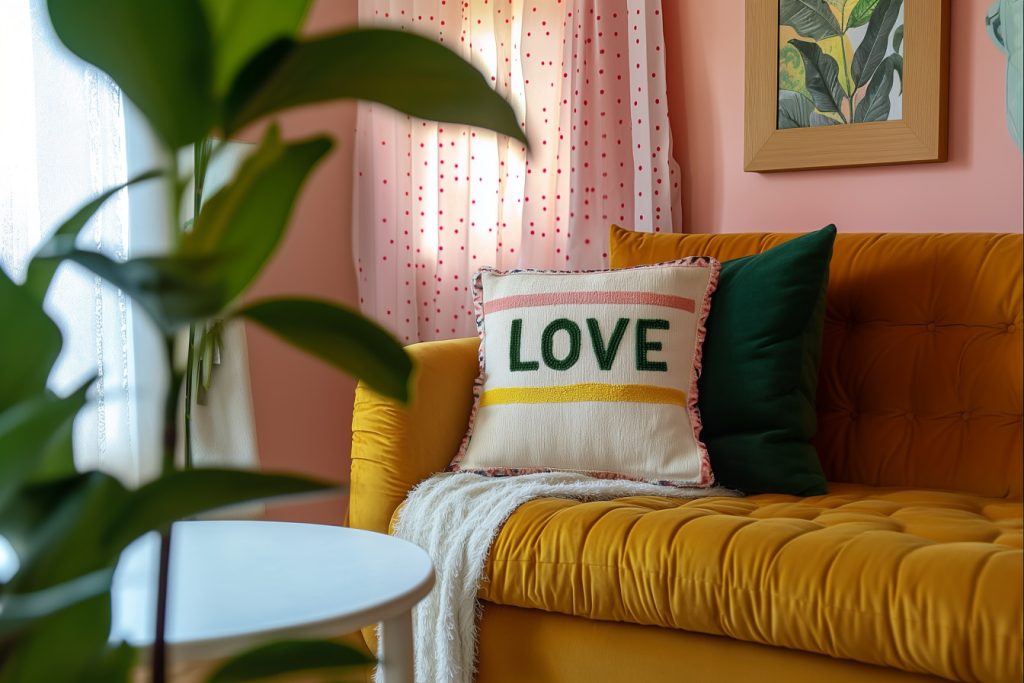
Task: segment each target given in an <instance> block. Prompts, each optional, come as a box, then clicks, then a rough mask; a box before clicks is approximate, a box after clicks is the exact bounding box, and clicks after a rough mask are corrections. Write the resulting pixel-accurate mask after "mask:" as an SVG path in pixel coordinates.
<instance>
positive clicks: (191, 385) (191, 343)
mask: <svg viewBox="0 0 1024 683" xmlns="http://www.w3.org/2000/svg"><path fill="white" fill-rule="evenodd" d="M211 147H212V140H210V138H203V139H202V140H201V141H200V142H199V143H198V144H196V145H194V148H193V163H192V225H193V226H195V222H196V220H197V219H198V218H199V210H200V209H201V208H202V206H203V186H204V185H205V184H206V167H207V164H208V163H209V161H210V149H211ZM196 332H197V329H196V324H195V323H192V324H190V325H189V326H188V357H187V359H186V361H185V443H184V447H185V448H184V451H185V462H184V469H186V470H190V469H192V466H193V461H192V404H193V403H194V402H195V399H194V398H193V395H194V393H195V384H196V379H197V376H198V374H199V370H198V368H197V367H196V362H197V361H196V341H197V339H196Z"/></svg>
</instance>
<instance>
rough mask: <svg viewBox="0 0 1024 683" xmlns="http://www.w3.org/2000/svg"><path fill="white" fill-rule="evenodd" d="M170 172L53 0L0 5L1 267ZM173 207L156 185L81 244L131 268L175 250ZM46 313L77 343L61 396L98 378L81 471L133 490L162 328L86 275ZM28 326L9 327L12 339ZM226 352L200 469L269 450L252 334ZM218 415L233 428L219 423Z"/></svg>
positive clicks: (151, 470) (146, 452) (146, 435)
mask: <svg viewBox="0 0 1024 683" xmlns="http://www.w3.org/2000/svg"><path fill="white" fill-rule="evenodd" d="M159 165H160V158H159V151H158V147H157V146H156V145H155V144H154V143H153V139H152V135H151V134H150V133H149V132H148V129H147V128H146V126H145V124H144V123H143V121H142V119H141V117H139V116H138V114H137V113H136V112H135V110H134V109H132V107H131V106H130V104H129V103H128V102H126V101H124V100H122V97H121V93H120V91H119V89H118V88H117V87H116V85H115V84H114V83H113V82H112V81H111V80H110V79H109V78H108V77H107V76H106V75H104V74H103V73H101V72H99V71H97V70H96V69H93V68H91V67H88V66H87V65H85V64H84V63H83V62H81V61H80V60H78V59H76V58H74V57H73V56H71V55H70V54H69V53H68V52H67V51H66V50H65V49H64V48H63V47H62V46H61V45H60V44H59V42H58V41H57V39H56V37H55V36H54V34H53V32H52V28H51V27H50V25H49V20H48V18H47V15H46V2H45V0H0V267H3V268H4V270H5V271H6V272H7V273H8V274H9V275H10V276H11V277H13V279H14V280H15V281H21V280H22V279H23V278H24V274H25V270H26V267H27V265H28V259H29V257H30V256H31V254H32V253H33V251H34V250H35V249H36V247H37V246H38V245H39V244H40V242H41V241H42V240H43V239H44V238H46V237H47V236H48V235H49V234H50V232H52V230H53V229H54V228H55V227H56V226H57V225H58V224H59V223H60V222H61V221H62V220H63V219H65V218H67V216H68V215H70V213H71V212H72V211H74V210H75V209H77V208H78V207H79V206H81V205H82V204H83V203H84V202H85V201H86V200H88V199H91V198H92V197H94V196H95V195H97V194H98V193H100V192H101V191H103V190H105V189H108V188H110V187H111V186H114V185H118V184H121V183H123V182H125V181H126V180H127V178H128V177H129V175H135V174H137V173H138V172H141V171H143V170H149V169H151V168H154V167H157V166H159ZM165 201H166V190H164V189H163V188H162V187H160V185H159V184H158V183H155V182H151V183H148V186H146V185H143V186H140V189H139V190H138V191H137V192H136V191H135V190H133V191H132V193H131V194H130V195H129V193H127V192H121V193H119V194H118V195H116V196H115V197H114V198H112V199H111V200H110V201H108V202H107V203H106V204H105V205H104V208H103V209H102V210H101V211H100V212H99V213H98V214H97V215H96V217H95V218H94V219H93V220H92V221H90V222H89V223H88V224H87V226H86V228H85V229H84V230H83V232H82V235H81V237H80V245H81V246H82V248H86V249H92V250H97V251H101V252H103V253H104V254H107V255H108V256H110V257H111V258H114V259H118V260H124V259H127V258H128V257H129V256H130V255H131V254H136V255H138V254H143V253H153V252H157V251H160V250H162V249H164V248H165V247H166V245H167V244H168V231H167V226H166V225H162V224H160V223H159V222H158V220H157V219H158V218H159V217H160V216H162V215H167V213H166V204H161V203H162V202H165ZM129 226H131V229H129ZM46 308H47V311H48V312H49V313H50V315H51V316H52V317H53V318H54V319H55V320H56V321H57V323H58V325H59V326H60V328H61V331H62V333H63V336H64V347H63V351H62V353H61V357H60V360H59V361H58V364H57V367H56V368H55V370H54V372H53V373H52V375H51V377H50V387H51V388H52V389H53V390H54V391H55V392H57V393H59V394H63V393H66V392H68V391H70V390H71V389H73V388H75V387H77V386H79V385H80V384H81V383H82V382H83V381H85V380H87V379H88V378H89V377H90V376H93V375H95V376H96V377H97V381H96V382H95V384H94V390H93V393H92V394H91V395H90V400H89V403H88V405H87V407H86V409H85V410H84V411H83V413H82V414H81V415H80V416H79V418H78V420H77V421H76V423H75V433H74V440H75V460H76V464H77V466H78V467H79V468H80V469H93V468H98V469H103V470H105V471H108V472H110V473H112V474H114V475H116V476H118V477H119V478H120V479H122V480H123V481H125V482H126V483H127V484H129V485H137V484H138V483H140V482H143V481H146V480H148V479H150V478H152V477H153V476H154V475H155V474H156V473H157V472H158V471H159V467H160V461H161V458H160V453H159V440H160V432H159V420H160V415H161V405H162V399H161V397H162V394H163V391H164V386H165V384H164V383H165V381H166V380H165V377H164V376H163V373H162V372H161V371H160V368H162V367H163V366H162V363H163V361H162V356H161V354H162V353H163V350H162V346H161V343H160V341H159V337H158V335H157V334H156V333H155V331H154V329H153V327H152V324H151V323H150V322H149V321H148V319H146V318H145V316H144V314H143V313H142V312H141V311H140V310H139V309H135V310H134V311H133V308H132V303H131V301H130V300H129V299H128V298H127V297H126V296H125V294H124V293H123V292H121V291H120V290H118V289H117V288H115V287H111V286H109V285H107V284H105V283H104V282H103V281H102V280H100V279H99V278H98V277H95V276H93V275H91V274H90V273H88V272H86V271H84V270H83V269H81V268H79V267H77V266H75V265H65V266H62V267H61V268H60V269H59V271H58V273H57V276H56V278H55V279H54V282H53V285H52V287H51V289H50V292H49V295H48V297H47V301H46ZM16 326H17V321H10V320H5V321H0V334H14V333H16V332H15V330H16ZM226 346H228V347H229V348H235V347H238V346H240V350H239V352H238V353H234V354H226V363H227V365H228V367H227V369H225V370H224V371H223V372H221V373H219V374H220V375H222V376H224V377H227V378H228V379H223V380H222V381H221V382H220V385H221V386H219V387H218V386H217V383H215V384H214V389H216V393H214V394H211V397H210V400H211V401H212V402H213V404H214V405H213V408H212V409H211V414H209V415H207V414H204V413H203V410H204V408H205V407H201V408H200V409H199V410H198V411H197V412H199V413H200V416H199V418H198V421H199V426H200V427H201V430H200V432H201V433H200V434H199V436H198V438H197V441H198V444H197V455H198V457H197V459H198V460H199V461H200V462H225V461H226V462H231V463H235V464H239V465H247V464H251V463H254V462H255V458H256V453H255V441H254V438H253V436H252V432H253V429H252V413H251V405H250V399H249V395H248V391H249V387H248V375H247V367H245V365H246V362H247V361H246V357H245V353H244V339H242V338H241V331H240V329H232V330H231V331H229V333H228V336H227V338H226ZM216 379H217V378H216V377H215V380H216ZM224 406H228V407H227V408H225V407H224ZM211 417H218V418H220V417H225V418H230V419H225V420H224V423H223V424H221V425H213V424H211V422H212V420H211V419H210V418H211ZM202 429H217V430H219V432H218V433H216V434H214V433H202Z"/></svg>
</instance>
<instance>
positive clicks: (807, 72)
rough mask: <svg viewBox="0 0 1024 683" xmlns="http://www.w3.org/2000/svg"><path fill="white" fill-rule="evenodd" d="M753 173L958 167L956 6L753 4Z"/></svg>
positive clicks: (942, 0) (942, 2)
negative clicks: (953, 87)
mask: <svg viewBox="0 0 1024 683" xmlns="http://www.w3.org/2000/svg"><path fill="white" fill-rule="evenodd" d="M746 3H747V4H746V84H745V104H746V111H745V130H744V170H747V171H795V170H802V169H816V168H836V167H840V166H874V165H880V164H910V163H922V162H934V161H945V160H946V128H947V112H948V107H947V89H948V79H949V0H746Z"/></svg>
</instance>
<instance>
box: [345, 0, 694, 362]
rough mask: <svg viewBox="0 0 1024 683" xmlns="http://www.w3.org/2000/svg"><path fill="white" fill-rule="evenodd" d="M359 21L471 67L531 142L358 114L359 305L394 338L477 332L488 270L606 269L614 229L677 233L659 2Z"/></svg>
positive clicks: (511, 0)
mask: <svg viewBox="0 0 1024 683" xmlns="http://www.w3.org/2000/svg"><path fill="white" fill-rule="evenodd" d="M360 22H361V23H362V24H363V25H383V26H387V27H389V28H397V29H401V30H407V31H415V32H417V33H420V34H423V35H426V36H428V37H431V38H433V39H435V40H439V41H441V42H442V43H444V44H445V45H447V46H448V47H450V48H452V49H453V50H455V51H456V52H458V53H459V54H460V55H462V56H463V57H464V58H466V59H468V60H469V61H470V62H472V63H473V65H474V66H476V67H477V68H478V69H480V70H481V71H482V72H483V73H484V74H485V75H487V76H488V77H489V78H490V79H491V82H492V83H493V84H494V87H495V88H496V89H497V90H498V92H500V93H501V94H502V95H504V96H505V97H507V98H508V99H509V100H510V101H511V102H512V103H513V105H514V106H515V108H516V111H517V112H518V113H519V115H520V120H521V122H522V123H523V126H524V129H525V130H526V134H527V136H528V137H529V139H530V144H531V150H530V151H529V152H528V153H527V152H526V150H525V149H524V147H523V146H522V145H521V144H519V143H516V142H515V141H512V140H509V139H507V138H504V137H499V136H497V135H495V134H494V133H490V132H487V131H482V130H478V129H474V128H467V127H464V126H454V125H449V124H437V123H430V122H424V121H421V120H418V119H412V118H410V117H408V116H404V115H400V114H397V113H395V112H394V111H392V110H389V109H387V108H385V107H382V106H379V105H372V104H365V103H361V104H360V105H359V106H360V110H359V116H358V126H357V140H356V152H355V155H356V159H355V164H356V174H355V175H356V188H355V210H354V212H355V216H354V226H355V228H354V232H355V254H356V260H357V264H356V265H357V269H358V283H359V293H360V302H361V306H362V308H363V310H364V311H365V312H366V313H367V314H369V315H371V316H373V317H374V318H375V319H377V320H378V321H380V322H381V323H383V324H384V325H386V326H388V327H389V328H390V329H392V330H393V331H394V332H395V333H396V334H397V335H398V337H399V339H402V340H404V341H405V342H414V341H421V340H428V339H444V338H453V337H461V336H471V335H474V334H475V333H476V331H475V322H474V317H473V306H472V286H471V280H472V276H473V273H475V272H476V270H477V269H479V268H480V267H481V266H486V265H490V266H496V267H498V268H503V269H507V268H542V269H558V270H590V269H598V268H604V267H606V264H607V257H608V255H607V240H608V237H607V233H608V227H609V225H610V224H611V223H619V224H621V225H623V226H626V227H632V228H633V229H636V230H643V231H661V230H665V231H668V230H671V227H672V226H673V225H677V224H678V223H677V222H674V221H673V214H675V215H676V216H678V215H679V212H678V211H679V210H678V207H679V192H678V172H677V169H676V168H675V164H674V162H673V161H672V153H671V137H670V132H669V124H668V106H667V101H666V97H665V48H664V36H663V32H662V15H661V2H660V0H646V1H645V0H466V1H457V0H360Z"/></svg>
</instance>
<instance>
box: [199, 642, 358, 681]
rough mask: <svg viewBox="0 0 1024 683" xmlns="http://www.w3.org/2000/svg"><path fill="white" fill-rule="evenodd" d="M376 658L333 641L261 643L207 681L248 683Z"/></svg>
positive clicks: (334, 667) (349, 666) (335, 668)
mask: <svg viewBox="0 0 1024 683" xmlns="http://www.w3.org/2000/svg"><path fill="white" fill-rule="evenodd" d="M375 661H376V660H375V659H374V658H373V657H370V656H369V655H366V654H364V653H363V652H360V651H359V650H357V649H356V648H354V647H352V646H350V645H345V644H344V643H337V642H334V641H330V640H281V641H278V642H275V643H269V644H267V645H259V646H257V647H254V648H253V649H251V650H248V651H246V652H243V653H242V654H240V655H238V656H236V657H234V658H233V659H231V660H229V661H228V662H226V663H224V664H222V665H221V666H220V667H219V668H218V669H217V670H216V671H214V672H213V674H212V675H211V676H210V677H209V678H208V679H207V683H245V682H247V681H258V680H262V679H265V678H272V677H274V676H280V675H282V674H286V673H297V672H307V673H311V672H316V671H322V672H324V673H325V674H326V673H329V671H327V670H334V672H335V673H336V672H337V670H338V669H351V668H354V667H359V668H363V667H366V666H369V665H370V664H373V663H374V662H375Z"/></svg>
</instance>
